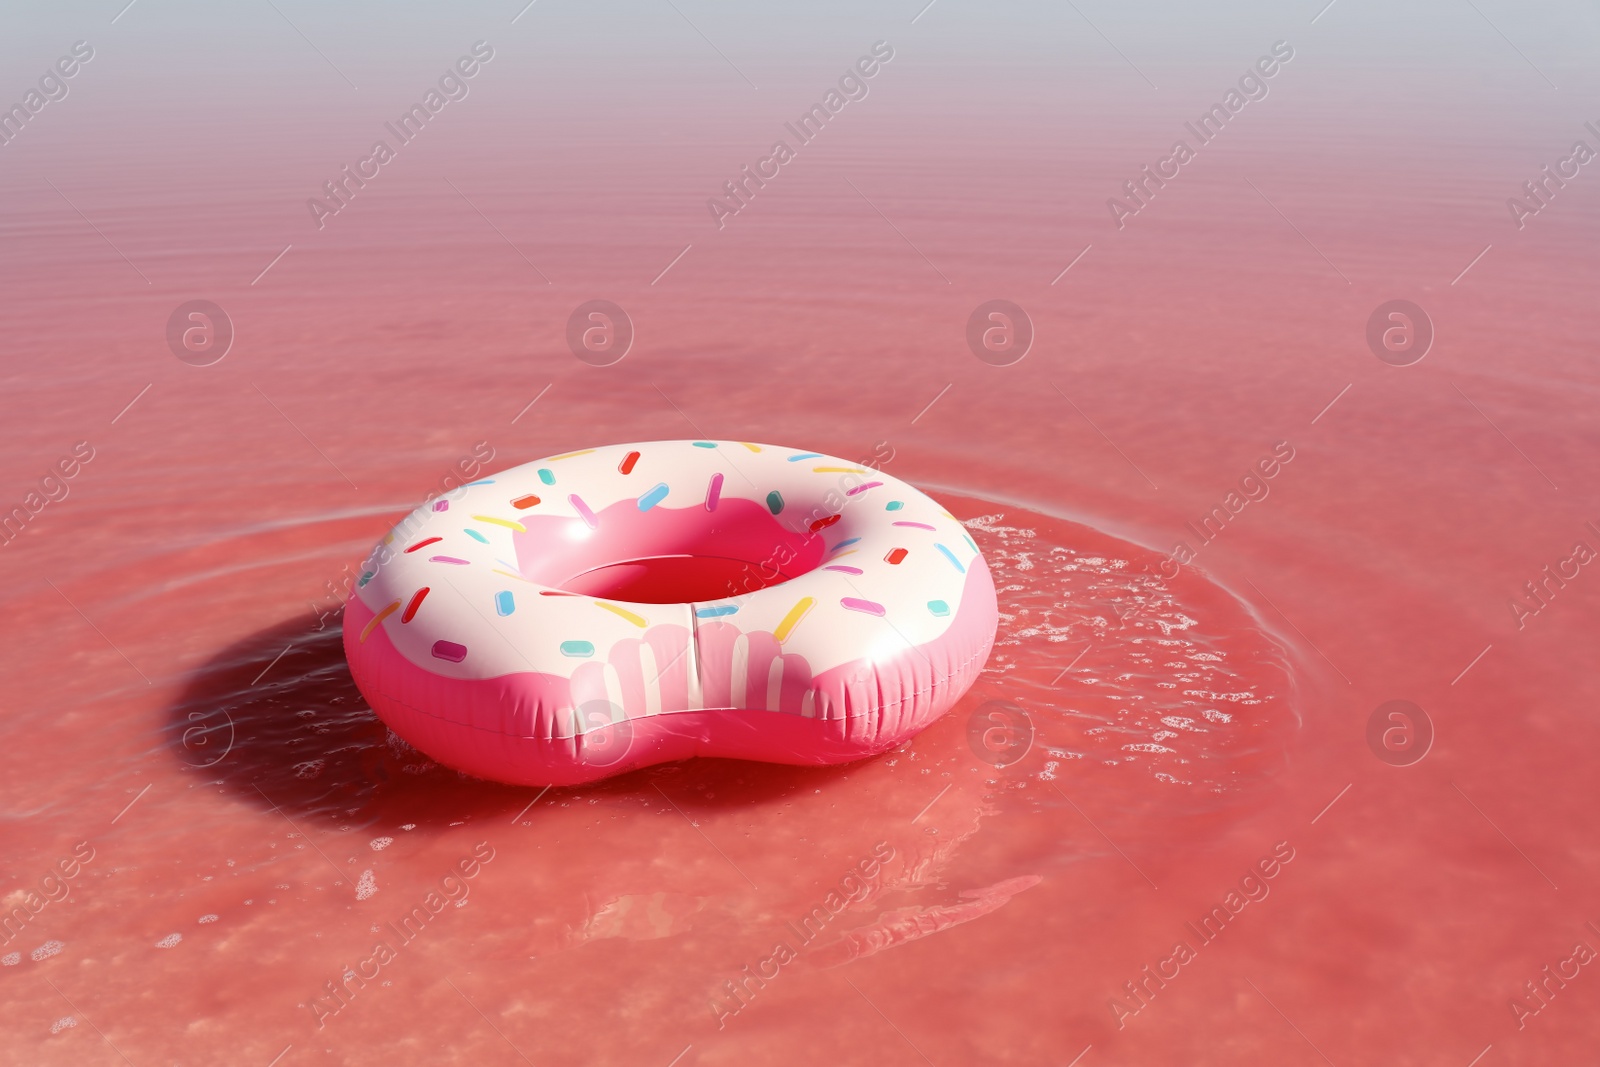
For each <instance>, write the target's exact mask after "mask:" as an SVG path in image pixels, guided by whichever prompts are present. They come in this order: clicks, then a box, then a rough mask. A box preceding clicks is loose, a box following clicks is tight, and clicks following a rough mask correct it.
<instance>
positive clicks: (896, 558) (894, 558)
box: [883, 548, 906, 563]
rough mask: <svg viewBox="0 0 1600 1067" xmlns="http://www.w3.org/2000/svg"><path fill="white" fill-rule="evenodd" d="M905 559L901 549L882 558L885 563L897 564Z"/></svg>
mask: <svg viewBox="0 0 1600 1067" xmlns="http://www.w3.org/2000/svg"><path fill="white" fill-rule="evenodd" d="M905 558H906V550H905V549H903V548H897V549H895V550H894V551H892V552H890V553H889V554H888V555H887V556H884V557H883V560H884V562H885V563H899V562H900V561H901V560H903V559H905Z"/></svg>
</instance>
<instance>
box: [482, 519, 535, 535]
mask: <svg viewBox="0 0 1600 1067" xmlns="http://www.w3.org/2000/svg"><path fill="white" fill-rule="evenodd" d="M472 521H473V522H486V523H488V524H489V525H490V526H504V527H505V528H506V529H508V530H512V531H514V532H516V533H527V532H528V528H527V527H526V526H524V525H522V523H520V522H517V521H516V520H514V519H497V518H495V517H494V516H493V515H474V516H472Z"/></svg>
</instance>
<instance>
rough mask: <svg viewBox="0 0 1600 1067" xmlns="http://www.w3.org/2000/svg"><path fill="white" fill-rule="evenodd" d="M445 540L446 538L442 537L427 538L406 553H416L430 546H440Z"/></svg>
mask: <svg viewBox="0 0 1600 1067" xmlns="http://www.w3.org/2000/svg"><path fill="white" fill-rule="evenodd" d="M443 540H444V538H442V537H425V538H423V539H422V540H421V541H418V542H417V543H416V544H414V545H412V546H411V547H410V548H408V549H406V551H407V552H415V551H416V550H417V549H419V548H425V547H426V546H428V545H433V544H438V543H439V542H440V541H443Z"/></svg>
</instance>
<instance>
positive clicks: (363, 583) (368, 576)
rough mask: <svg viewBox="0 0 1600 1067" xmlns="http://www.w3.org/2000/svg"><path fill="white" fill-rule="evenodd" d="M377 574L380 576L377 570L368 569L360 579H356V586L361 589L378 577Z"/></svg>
mask: <svg viewBox="0 0 1600 1067" xmlns="http://www.w3.org/2000/svg"><path fill="white" fill-rule="evenodd" d="M377 576H378V572H377V571H367V572H366V573H365V574H363V575H362V576H361V577H360V578H359V579H357V580H356V588H357V589H361V588H363V587H365V586H366V584H367V583H368V582H370V581H372V579H374V578H376V577H377Z"/></svg>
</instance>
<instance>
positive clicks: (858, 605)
mask: <svg viewBox="0 0 1600 1067" xmlns="http://www.w3.org/2000/svg"><path fill="white" fill-rule="evenodd" d="M839 606H840V607H841V608H849V609H850V610H851V611H863V612H866V613H867V614H868V615H876V616H878V617H879V618H882V617H883V605H882V604H874V603H873V602H872V601H870V600H857V599H856V598H855V597H853V596H847V597H842V598H840V600H839Z"/></svg>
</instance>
